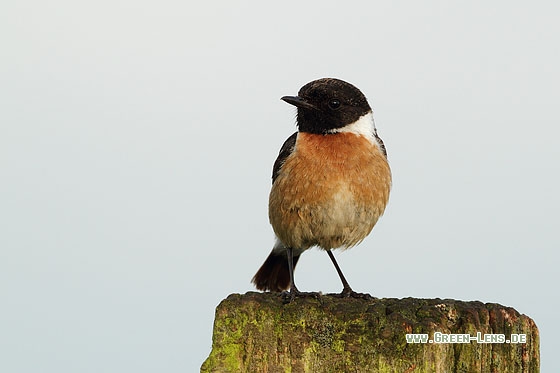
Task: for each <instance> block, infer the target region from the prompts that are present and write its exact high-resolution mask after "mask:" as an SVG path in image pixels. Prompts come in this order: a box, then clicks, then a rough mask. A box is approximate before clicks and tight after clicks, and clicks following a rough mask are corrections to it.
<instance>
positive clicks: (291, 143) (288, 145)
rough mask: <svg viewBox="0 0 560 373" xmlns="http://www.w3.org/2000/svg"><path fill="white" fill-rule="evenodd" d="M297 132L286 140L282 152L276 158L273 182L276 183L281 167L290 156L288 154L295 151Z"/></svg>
mask: <svg viewBox="0 0 560 373" xmlns="http://www.w3.org/2000/svg"><path fill="white" fill-rule="evenodd" d="M297 134H298V133H297V132H295V133H294V134H293V135H292V136H290V137H288V139H287V140H286V141H285V142H284V145H282V148H281V149H280V153H279V154H278V158H276V161H275V162H274V166H273V167H272V184H274V181H275V180H276V177H277V176H278V173H279V172H280V169H281V168H282V166H283V165H284V162H285V161H286V158H288V156H289V155H290V154H292V152H293V151H294V148H295V146H296V139H297Z"/></svg>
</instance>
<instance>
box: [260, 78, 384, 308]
mask: <svg viewBox="0 0 560 373" xmlns="http://www.w3.org/2000/svg"><path fill="white" fill-rule="evenodd" d="M281 99H282V100H283V101H285V102H287V103H289V104H291V105H294V106H295V107H296V108H297V127H298V131H297V132H296V133H294V134H293V135H291V136H290V137H289V138H288V139H287V140H286V141H285V142H284V145H282V148H281V149H280V153H279V155H278V158H277V159H276V161H275V162H274V167H273V170H272V189H271V191H270V197H269V205H268V211H269V213H268V214H269V219H270V223H271V225H272V228H273V230H274V233H275V234H276V243H275V245H274V248H273V249H272V252H271V253H270V255H269V256H268V258H267V259H266V260H265V262H264V264H263V265H262V266H261V268H260V269H259V270H258V272H257V273H256V274H255V276H254V277H253V279H252V282H253V283H254V284H255V286H256V288H257V289H259V290H263V291H267V290H269V291H274V292H280V291H284V290H287V289H289V293H287V295H288V296H289V297H290V299H294V298H295V297H297V296H299V295H303V293H301V292H300V291H299V290H298V289H297V287H296V285H295V282H294V269H295V266H296V264H297V262H298V260H299V257H300V255H301V254H302V253H303V252H304V251H305V250H307V249H309V248H311V247H313V246H318V247H319V248H321V249H323V250H325V251H326V252H327V254H328V255H329V258H330V259H331V261H332V262H333V264H334V266H335V269H336V271H337V273H338V275H339V277H340V280H341V281H342V285H343V290H342V293H341V294H340V295H341V296H353V295H357V293H355V292H354V291H353V290H352V288H351V287H350V285H349V284H348V281H346V279H345V277H344V275H343V274H342V271H341V270H340V267H339V266H338V263H337V262H336V260H335V257H334V255H333V253H332V251H331V250H332V249H336V248H341V249H347V248H350V247H352V246H355V245H356V244H358V243H360V242H361V241H362V240H363V239H364V238H365V237H366V236H367V235H368V234H369V233H370V232H371V230H372V229H373V226H374V225H375V223H376V222H377V220H378V219H379V217H380V216H381V215H382V214H383V212H384V211H385V206H386V205H387V202H388V200H389V192H390V189H391V170H390V168H389V164H388V162H387V152H386V150H385V145H384V144H383V141H382V140H381V138H380V137H379V136H378V135H377V130H376V128H375V124H374V121H373V113H372V109H371V107H370V105H369V104H368V102H367V99H366V97H365V96H364V95H363V94H362V92H361V91H360V90H359V89H358V88H356V87H355V86H353V85H352V84H350V83H347V82H345V81H342V80H339V79H334V78H323V79H319V80H315V81H312V82H310V83H308V84H306V85H304V86H303V87H302V88H301V89H300V90H299V92H298V95H297V96H284V97H282V98H281Z"/></svg>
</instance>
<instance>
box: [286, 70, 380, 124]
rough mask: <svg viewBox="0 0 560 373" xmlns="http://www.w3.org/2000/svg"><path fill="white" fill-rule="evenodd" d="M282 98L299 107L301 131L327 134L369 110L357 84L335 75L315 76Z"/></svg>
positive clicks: (298, 120)
mask: <svg viewBox="0 0 560 373" xmlns="http://www.w3.org/2000/svg"><path fill="white" fill-rule="evenodd" d="M282 100H284V101H286V102H287V103H289V104H292V105H294V106H296V107H297V108H298V109H297V123H298V127H299V130H300V131H301V132H310V133H318V134H326V133H329V132H330V131H332V130H333V129H335V128H342V127H344V126H346V125H348V124H350V123H354V122H355V121H356V120H358V118H360V117H361V116H362V115H364V114H366V113H368V112H370V111H371V107H370V106H369V104H368V102H367V99H366V97H365V96H364V95H363V93H362V92H361V91H360V90H359V89H358V88H356V87H354V86H353V85H352V84H350V83H346V82H345V81H342V80H340V79H334V78H323V79H319V80H314V81H312V82H310V83H307V84H306V85H304V86H303V87H301V89H300V90H299V92H298V95H297V96H284V97H282Z"/></svg>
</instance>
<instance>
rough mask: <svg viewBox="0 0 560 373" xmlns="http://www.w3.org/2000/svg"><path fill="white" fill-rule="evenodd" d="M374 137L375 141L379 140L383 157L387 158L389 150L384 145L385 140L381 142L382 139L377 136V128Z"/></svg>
mask: <svg viewBox="0 0 560 373" xmlns="http://www.w3.org/2000/svg"><path fill="white" fill-rule="evenodd" d="M373 136H375V139H376V140H377V143H378V144H379V147H380V148H381V151H382V152H383V155H385V158H387V149H386V148H385V144H384V143H383V140H381V137H379V135H377V129H375V128H374V129H373Z"/></svg>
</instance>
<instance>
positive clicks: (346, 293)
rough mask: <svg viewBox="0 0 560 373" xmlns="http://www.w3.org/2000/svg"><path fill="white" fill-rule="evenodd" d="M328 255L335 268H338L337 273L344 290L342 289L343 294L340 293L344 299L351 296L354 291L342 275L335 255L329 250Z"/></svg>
mask: <svg viewBox="0 0 560 373" xmlns="http://www.w3.org/2000/svg"><path fill="white" fill-rule="evenodd" d="M327 254H329V258H331V261H332V262H333V264H334V268H336V272H337V273H338V277H340V281H342V286H343V289H342V293H340V295H341V296H343V297H349V296H351V295H352V294H353V293H354V291H353V290H352V288H351V287H350V285H349V284H348V281H346V278H345V277H344V274H343V273H342V270H341V269H340V267H339V266H338V263H337V262H336V259H335V258H334V255H333V253H332V251H331V250H327Z"/></svg>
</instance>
